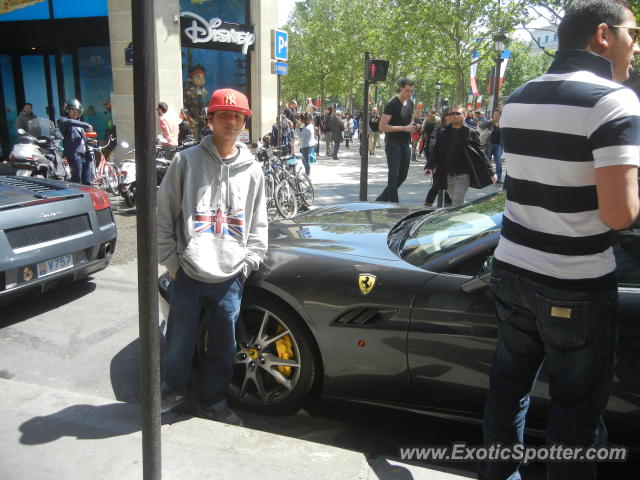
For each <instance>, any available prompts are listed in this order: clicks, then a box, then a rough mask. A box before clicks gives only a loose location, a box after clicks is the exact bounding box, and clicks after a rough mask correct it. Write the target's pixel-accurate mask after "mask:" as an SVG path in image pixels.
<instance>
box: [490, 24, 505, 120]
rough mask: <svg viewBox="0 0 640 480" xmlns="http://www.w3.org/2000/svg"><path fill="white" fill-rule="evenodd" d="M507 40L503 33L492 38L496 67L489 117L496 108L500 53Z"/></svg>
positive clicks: (500, 61)
mask: <svg viewBox="0 0 640 480" xmlns="http://www.w3.org/2000/svg"><path fill="white" fill-rule="evenodd" d="M506 39H507V37H506V35H505V34H504V33H499V34H497V35H496V36H495V37H493V49H494V51H495V52H496V66H495V72H494V74H493V105H492V107H491V115H492V116H493V112H495V111H496V109H497V108H498V94H499V89H498V85H499V84H500V64H501V63H502V52H503V51H504V41H505V40H506Z"/></svg>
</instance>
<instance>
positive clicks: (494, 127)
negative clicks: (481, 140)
mask: <svg viewBox="0 0 640 480" xmlns="http://www.w3.org/2000/svg"><path fill="white" fill-rule="evenodd" d="M500 115H501V112H500V110H499V109H496V110H494V112H493V115H492V117H491V120H490V121H488V122H485V123H484V124H483V125H482V128H483V129H486V130H488V131H489V135H488V136H487V143H488V146H487V147H486V151H488V152H489V154H488V155H487V156H488V157H489V160H490V161H491V160H493V163H494V164H495V166H496V176H497V177H498V181H497V182H496V183H502V153H503V148H502V140H501V137H500Z"/></svg>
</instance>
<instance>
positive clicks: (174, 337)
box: [157, 88, 267, 425]
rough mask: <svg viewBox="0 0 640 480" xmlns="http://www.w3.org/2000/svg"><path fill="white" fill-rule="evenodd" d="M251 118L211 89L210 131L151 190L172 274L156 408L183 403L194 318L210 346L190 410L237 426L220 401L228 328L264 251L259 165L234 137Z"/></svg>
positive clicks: (232, 350)
mask: <svg viewBox="0 0 640 480" xmlns="http://www.w3.org/2000/svg"><path fill="white" fill-rule="evenodd" d="M250 116H251V110H250V108H249V103H248V101H247V97H246V96H245V95H244V94H242V93H241V92H237V91H235V90H232V89H229V88H224V89H220V90H216V91H215V92H213V95H212V96H211V100H210V102H209V106H208V108H207V121H208V124H209V127H210V128H211V131H212V134H211V135H207V136H206V137H205V138H203V139H202V141H201V142H200V144H199V145H197V146H195V147H192V148H189V149H186V150H183V151H182V152H180V153H178V154H177V155H176V156H175V158H174V160H173V162H172V163H171V166H170V167H169V170H168V171H167V174H166V175H165V177H164V180H163V182H162V184H161V185H160V190H159V191H158V209H157V215H158V260H159V262H160V264H162V265H164V266H165V267H166V268H167V270H168V271H169V273H170V275H171V277H172V278H173V279H174V283H173V286H172V289H171V298H170V312H169V320H168V322H167V336H166V348H165V355H164V359H163V364H162V366H163V369H162V379H163V386H162V388H163V391H162V405H161V411H162V413H166V412H168V411H170V410H172V409H173V408H175V407H177V406H178V405H180V404H181V403H183V402H184V401H185V400H186V396H187V392H188V389H189V376H190V370H191V361H192V356H193V352H194V348H195V346H196V344H197V343H198V341H199V339H200V337H201V332H202V330H201V326H200V325H201V320H202V322H204V325H205V327H206V329H207V332H208V335H207V342H208V343H207V345H206V348H205V350H204V351H205V359H204V365H203V372H202V376H203V378H202V385H201V388H200V391H199V392H198V413H199V415H200V416H202V417H204V418H209V419H212V420H216V421H220V422H224V423H231V424H234V425H242V420H241V419H240V418H239V417H238V416H237V415H236V414H235V413H234V412H233V411H232V410H231V409H230V408H229V406H228V405H227V398H226V389H227V386H228V385H229V382H230V381H231V378H232V375H233V365H234V360H235V354H236V341H235V326H236V321H237V319H238V315H239V312H240V300H241V298H242V289H243V285H244V282H245V280H246V278H247V276H248V275H249V274H250V273H251V272H252V271H255V270H257V269H258V267H259V265H260V263H261V262H262V260H263V258H264V255H265V253H266V251H267V210H266V204H265V197H264V177H263V175H262V169H261V167H260V165H259V163H258V162H256V161H255V160H254V158H253V155H252V154H251V152H250V151H249V150H248V149H247V148H246V146H245V145H244V144H242V143H240V142H238V141H237V137H238V135H239V134H240V132H242V130H243V129H244V126H245V123H246V119H247V118H249V117H250Z"/></svg>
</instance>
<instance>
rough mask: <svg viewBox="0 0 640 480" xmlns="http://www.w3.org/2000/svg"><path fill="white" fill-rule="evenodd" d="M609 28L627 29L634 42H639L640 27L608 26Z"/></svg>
mask: <svg viewBox="0 0 640 480" xmlns="http://www.w3.org/2000/svg"><path fill="white" fill-rule="evenodd" d="M607 27H609V28H626V29H628V30H629V35H631V38H632V39H633V41H634V42H637V41H638V35H640V27H634V26H631V25H607Z"/></svg>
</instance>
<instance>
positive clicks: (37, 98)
mask: <svg viewBox="0 0 640 480" xmlns="http://www.w3.org/2000/svg"><path fill="white" fill-rule="evenodd" d="M44 59H45V57H44V56H43V55H22V56H21V57H20V64H21V66H22V84H23V87H24V95H25V97H24V99H25V101H27V102H29V103H31V104H32V105H33V113H35V114H36V115H37V116H38V117H47V116H48V115H47V106H48V105H49V101H48V99H47V79H46V77H45V71H44ZM20 107H22V105H19V106H18V108H20Z"/></svg>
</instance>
